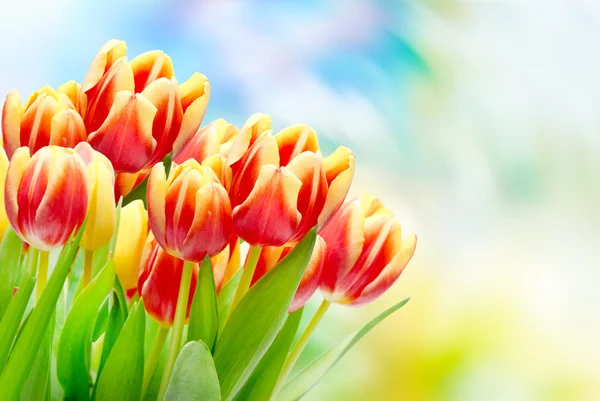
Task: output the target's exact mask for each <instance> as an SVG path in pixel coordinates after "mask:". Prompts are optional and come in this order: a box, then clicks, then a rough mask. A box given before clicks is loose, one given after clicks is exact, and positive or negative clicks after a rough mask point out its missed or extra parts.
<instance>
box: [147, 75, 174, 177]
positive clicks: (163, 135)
mask: <svg viewBox="0 0 600 401" xmlns="http://www.w3.org/2000/svg"><path fill="white" fill-rule="evenodd" d="M142 95H143V96H144V97H145V98H146V99H148V100H149V101H150V103H152V104H153V105H154V106H155V107H156V109H157V113H156V115H155V116H154V122H153V124H152V137H153V138H154V139H155V140H156V143H157V144H156V148H155V149H154V151H153V152H152V157H151V158H150V160H149V161H148V163H147V166H153V165H154V164H156V163H158V162H159V161H161V160H162V159H163V158H164V157H165V156H166V155H167V153H169V152H171V150H172V149H173V142H175V139H176V138H177V134H178V132H179V128H180V127H181V120H182V118H183V109H182V108H181V101H180V99H179V93H178V90H177V81H175V80H174V79H173V80H170V79H167V78H159V79H157V80H156V81H153V82H152V83H151V84H150V85H148V87H146V89H144V91H143V92H142Z"/></svg>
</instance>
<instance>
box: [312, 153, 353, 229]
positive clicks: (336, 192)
mask: <svg viewBox="0 0 600 401" xmlns="http://www.w3.org/2000/svg"><path fill="white" fill-rule="evenodd" d="M323 164H324V168H325V175H326V177H327V183H328V184H329V189H328V190H327V199H326V200H325V205H324V206H323V210H322V211H321V214H320V215H319V230H322V229H323V227H325V226H326V225H327V223H328V222H329V220H330V219H331V217H332V216H333V215H334V214H335V213H336V212H337V211H338V210H339V208H340V207H341V206H342V204H343V203H344V200H345V199H346V195H348V190H349V189H350V185H351V184H352V179H353V178H354V164H355V160H354V154H353V153H352V152H351V151H350V149H348V148H346V147H343V146H340V147H339V148H337V149H336V151H335V152H333V153H332V154H331V155H330V156H329V157H327V158H325V160H324V162H323Z"/></svg>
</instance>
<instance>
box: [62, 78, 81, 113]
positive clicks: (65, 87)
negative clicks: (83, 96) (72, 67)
mask: <svg viewBox="0 0 600 401" xmlns="http://www.w3.org/2000/svg"><path fill="white" fill-rule="evenodd" d="M80 92H81V85H79V83H77V81H67V82H65V83H64V84H62V85H61V86H59V87H58V88H56V93H58V94H64V95H66V96H67V97H68V98H69V100H70V101H71V104H72V105H73V108H74V109H75V110H77V111H79V93H80Z"/></svg>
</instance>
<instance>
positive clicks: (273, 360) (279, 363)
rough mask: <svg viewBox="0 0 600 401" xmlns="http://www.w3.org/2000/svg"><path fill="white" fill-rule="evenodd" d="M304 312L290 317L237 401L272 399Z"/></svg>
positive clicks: (298, 311) (300, 310)
mask: <svg viewBox="0 0 600 401" xmlns="http://www.w3.org/2000/svg"><path fill="white" fill-rule="evenodd" d="M303 310H304V308H300V309H298V310H297V311H295V312H294V313H292V314H290V315H289V316H288V318H287V320H286V321H285V325H284V326H283V328H282V329H281V331H280V332H279V334H277V337H276V338H275V341H273V344H271V347H270V348H269V350H268V351H267V353H266V354H265V356H263V358H262V359H261V360H260V363H259V364H258V366H257V367H256V369H254V372H252V375H251V376H250V378H249V379H248V381H247V382H246V385H244V387H243V388H242V390H241V391H240V392H239V393H238V395H237V396H236V397H235V400H236V401H245V400H268V399H270V398H271V393H272V392H273V389H274V388H275V384H276V383H277V379H278V378H279V374H280V373H281V369H282V368H283V364H284V363H285V359H286V357H287V355H288V352H289V351H290V348H291V346H292V343H293V342H294V337H295V336H296V332H297V331H298V326H299V325H300V321H301V320H302V311H303Z"/></svg>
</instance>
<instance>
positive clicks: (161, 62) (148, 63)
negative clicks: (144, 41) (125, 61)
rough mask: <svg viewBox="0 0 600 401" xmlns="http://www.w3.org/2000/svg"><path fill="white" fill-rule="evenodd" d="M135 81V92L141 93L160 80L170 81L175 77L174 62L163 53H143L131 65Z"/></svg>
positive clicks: (158, 51)
mask: <svg viewBox="0 0 600 401" xmlns="http://www.w3.org/2000/svg"><path fill="white" fill-rule="evenodd" d="M129 64H130V65H131V70H132V71H133V76H134V80H135V92H136V93H140V92H142V91H143V90H144V89H146V87H147V86H148V85H150V84H151V83H152V82H154V81H156V80H157V79H159V78H167V79H168V80H170V79H171V78H173V76H174V75H175V70H174V69H173V62H172V61H171V58H170V57H169V56H167V55H166V54H165V53H164V52H163V51H160V50H152V51H149V52H146V53H142V54H140V55H139V56H137V57H135V58H134V59H133V60H131V62H130V63H129Z"/></svg>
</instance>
